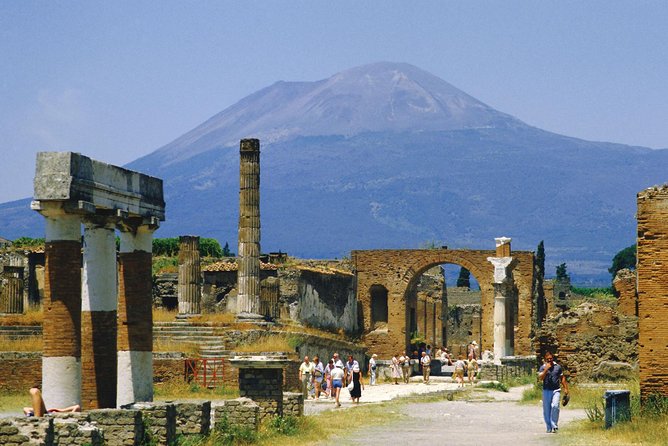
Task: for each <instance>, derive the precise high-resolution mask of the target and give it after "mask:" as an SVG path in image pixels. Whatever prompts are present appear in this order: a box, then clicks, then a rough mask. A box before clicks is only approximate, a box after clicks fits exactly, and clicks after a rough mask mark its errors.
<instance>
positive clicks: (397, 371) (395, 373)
mask: <svg viewBox="0 0 668 446" xmlns="http://www.w3.org/2000/svg"><path fill="white" fill-rule="evenodd" d="M390 368H391V369H392V379H393V380H394V384H396V385H399V379H400V378H401V364H399V360H398V359H397V355H394V356H392V364H391V365H390Z"/></svg>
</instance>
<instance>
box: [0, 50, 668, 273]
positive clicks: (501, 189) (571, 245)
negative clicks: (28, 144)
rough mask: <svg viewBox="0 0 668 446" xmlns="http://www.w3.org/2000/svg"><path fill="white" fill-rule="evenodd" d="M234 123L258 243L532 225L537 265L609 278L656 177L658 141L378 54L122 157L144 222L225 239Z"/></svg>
mask: <svg viewBox="0 0 668 446" xmlns="http://www.w3.org/2000/svg"><path fill="white" fill-rule="evenodd" d="M248 136H251V137H260V138H261V144H262V146H261V152H262V155H261V158H262V163H261V169H262V181H261V214H262V248H263V250H264V251H265V252H268V251H277V250H279V249H280V250H283V251H287V252H289V253H290V254H293V255H298V256H304V257H342V256H346V255H349V253H350V250H352V249H371V248H416V247H419V246H420V245H421V244H422V243H424V242H426V241H430V240H432V241H440V242H443V243H445V244H447V245H449V246H451V247H453V248H454V247H459V248H486V249H491V248H493V246H494V245H493V244H494V240H493V238H494V237H498V236H502V235H504V236H510V237H513V248H514V249H527V250H533V249H535V247H536V245H537V244H538V242H539V241H540V240H545V246H546V251H547V263H548V272H550V271H551V270H552V271H553V267H554V265H556V264H558V263H561V262H564V261H565V262H567V263H568V266H569V272H571V273H572V275H573V276H574V280H575V281H577V282H580V283H583V282H586V281H589V282H590V283H596V284H609V276H608V274H607V271H606V269H607V267H608V266H609V264H610V261H611V259H612V256H613V255H614V254H615V253H616V252H617V251H618V250H619V249H621V248H623V247H625V246H628V245H630V244H632V243H633V241H634V239H635V219H634V214H635V207H636V203H635V194H636V193H637V192H638V191H640V190H641V189H644V188H646V187H649V186H652V185H654V184H658V183H663V182H665V181H666V178H667V177H668V175H667V174H668V171H667V169H666V166H668V150H651V149H647V148H642V147H630V146H624V145H619V144H611V143H599V142H590V141H583V140H579V139H576V138H570V137H566V136H562V135H557V134H554V133H550V132H546V131H543V130H540V129H537V128H534V127H531V126H528V125H526V124H524V123H523V122H521V121H519V120H517V119H515V118H513V117H511V116H509V115H506V114H504V113H501V112H498V111H496V110H494V109H492V108H490V107H488V106H486V105H485V104H483V103H482V102H480V101H478V100H476V99H474V98H472V97H471V96H469V95H467V94H465V93H463V92H461V91H459V90H457V89H456V88H455V87H453V86H452V85H450V84H448V83H447V82H445V81H442V80H440V79H438V78H436V77H434V76H432V75H430V74H428V73H425V72H424V71H422V70H419V69H418V68H415V67H412V66H410V65H407V64H390V63H380V64H372V65H368V66H364V67H358V68H354V69H351V70H347V71H344V72H342V73H339V74H337V75H334V76H332V77H331V78H329V79H326V80H322V81H317V82H299V83H289V82H279V83H276V84H274V85H272V86H270V87H267V88H266V89H263V90H261V91H259V92H257V93H255V94H253V95H251V96H249V97H247V98H245V99H243V100H241V101H239V103H237V104H234V105H233V106H231V107H229V108H227V109H226V110H224V111H222V112H221V113H219V114H218V115H216V116H214V117H212V118H211V119H209V120H208V121H207V122H205V123H203V124H202V125H201V126H198V127H197V128H195V129H193V130H192V131H190V132H188V133H186V134H185V135H183V136H182V137H180V138H178V139H177V140H175V141H174V142H172V143H170V144H168V145H166V146H164V147H162V148H160V149H158V150H156V151H155V152H153V153H151V154H149V155H148V156H145V157H143V158H140V159H138V160H136V161H135V162H133V163H130V165H129V166H128V167H129V168H132V169H136V170H139V171H142V172H146V173H149V174H151V175H155V176H158V177H161V178H163V179H164V180H165V181H164V185H165V197H166V202H167V221H166V222H165V223H164V224H163V226H162V228H161V229H160V231H159V232H157V233H156V236H159V237H166V236H175V235H179V234H186V233H190V234H199V235H201V236H205V237H215V238H217V239H219V240H220V241H221V242H222V243H224V242H225V241H228V242H229V243H230V245H231V246H234V245H235V243H236V233H237V219H238V193H239V192H238V190H239V189H238V188H239V186H238V185H239V179H238V178H239V177H238V171H239V152H238V150H239V139H240V138H242V137H248ZM20 203H21V202H14V204H7V205H2V206H0V228H8V229H7V230H0V235H2V236H4V237H7V238H14V237H18V236H19V235H34V234H26V233H25V232H23V231H26V228H27V227H29V226H31V225H33V224H34V223H26V222H27V220H25V218H28V217H27V216H28V214H30V219H31V220H30V221H31V222H34V221H35V220H37V221H39V218H38V217H39V216H37V217H36V216H35V213H34V212H32V213H31V211H30V210H29V209H28V208H27V203H26V204H25V205H26V208H25V211H24V212H23V214H22V213H21V212H17V205H19V204H20ZM20 215H24V217H23V218H24V219H23V220H22V219H21V218H20ZM40 224H41V222H40V223H38V224H37V226H35V229H37V230H36V231H35V232H36V233H37V234H41V233H42V231H43V229H40V227H39V225H40ZM10 225H11V226H10ZM551 268H552V269H551Z"/></svg>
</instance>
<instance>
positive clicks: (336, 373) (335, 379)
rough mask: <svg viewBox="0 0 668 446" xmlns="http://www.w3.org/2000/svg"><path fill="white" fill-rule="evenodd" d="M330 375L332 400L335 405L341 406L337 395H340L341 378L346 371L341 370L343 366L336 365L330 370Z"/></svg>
mask: <svg viewBox="0 0 668 446" xmlns="http://www.w3.org/2000/svg"><path fill="white" fill-rule="evenodd" d="M331 375H332V392H334V401H335V403H336V407H341V403H340V402H339V396H340V395H341V389H342V388H343V378H344V377H345V375H346V372H344V371H343V368H341V367H339V366H336V367H334V369H332V371H331Z"/></svg>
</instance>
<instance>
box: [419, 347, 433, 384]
mask: <svg viewBox="0 0 668 446" xmlns="http://www.w3.org/2000/svg"><path fill="white" fill-rule="evenodd" d="M420 364H421V365H422V382H423V383H425V384H429V375H430V373H431V356H429V354H428V353H427V352H426V351H424V352H422V358H421V359H420Z"/></svg>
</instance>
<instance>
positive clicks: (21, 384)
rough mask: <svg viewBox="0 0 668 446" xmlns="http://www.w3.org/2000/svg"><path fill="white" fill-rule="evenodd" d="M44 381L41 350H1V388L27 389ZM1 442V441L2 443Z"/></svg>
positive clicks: (12, 390) (7, 390)
mask: <svg viewBox="0 0 668 446" xmlns="http://www.w3.org/2000/svg"><path fill="white" fill-rule="evenodd" d="M41 382H42V354H41V353H40V352H0V390H2V391H3V392H17V391H25V395H26V401H27V400H28V389H30V388H31V387H32V386H33V385H35V384H39V383H41ZM0 444H1V443H0Z"/></svg>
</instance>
